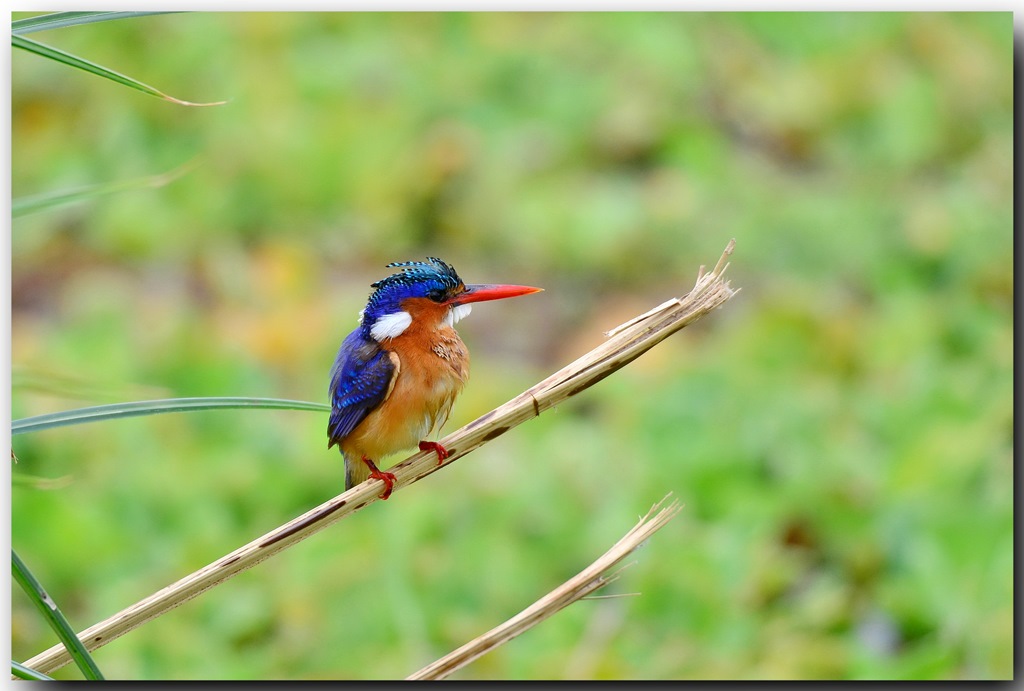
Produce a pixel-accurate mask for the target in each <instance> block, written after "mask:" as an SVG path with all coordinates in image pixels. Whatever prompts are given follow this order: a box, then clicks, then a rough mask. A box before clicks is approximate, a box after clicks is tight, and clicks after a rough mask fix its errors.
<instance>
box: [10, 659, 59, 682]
mask: <svg viewBox="0 0 1024 691" xmlns="http://www.w3.org/2000/svg"><path fill="white" fill-rule="evenodd" d="M11 674H13V675H14V676H16V677H19V678H21V679H29V680H30V681H53V677H48V676H46V675H45V674H43V673H42V672H37V671H35V670H34V669H32V668H31V667H26V666H25V665H23V664H21V663H20V662H15V661H14V660H11Z"/></svg>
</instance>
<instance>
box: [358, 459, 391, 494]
mask: <svg viewBox="0 0 1024 691" xmlns="http://www.w3.org/2000/svg"><path fill="white" fill-rule="evenodd" d="M363 463H365V464H366V465H367V466H369V468H370V479H371V480H380V481H381V482H383V483H384V491H383V492H382V493H381V494H380V498H381V499H387V498H388V497H390V496H391V490H393V489H394V488H395V474H394V473H388V472H385V471H383V470H381V469H380V468H378V467H377V465H376V464H375V463H374V462H373V461H371V460H370V459H369V458H367V457H366V456H363Z"/></svg>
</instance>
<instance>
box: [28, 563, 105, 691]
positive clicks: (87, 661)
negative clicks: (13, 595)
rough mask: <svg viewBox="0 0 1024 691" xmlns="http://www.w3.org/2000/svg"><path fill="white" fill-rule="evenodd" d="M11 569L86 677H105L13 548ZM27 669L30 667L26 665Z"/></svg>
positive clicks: (96, 678)
mask: <svg viewBox="0 0 1024 691" xmlns="http://www.w3.org/2000/svg"><path fill="white" fill-rule="evenodd" d="M11 569H12V573H13V574H14V580H16V581H17V582H18V585H20V586H21V587H22V589H23V590H24V591H25V593H26V594H27V595H28V597H29V599H30V600H32V602H33V604H35V606H36V609H38V610H39V612H40V613H41V614H42V615H43V618H44V619H46V622H47V623H48V624H49V625H50V628H52V629H53V630H54V631H55V632H56V633H57V636H58V637H59V638H60V640H61V643H63V644H64V647H65V648H67V649H68V652H69V653H71V657H72V658H73V659H74V660H75V663H76V664H77V665H78V668H79V669H80V670H82V674H84V675H85V678H86V679H93V680H99V679H103V675H102V674H101V673H100V670H99V668H98V667H97V666H96V662H95V661H94V660H93V659H92V656H91V655H90V654H89V651H88V650H86V649H85V646H84V645H82V641H80V640H79V639H78V635H77V634H76V633H75V632H74V630H73V629H72V628H71V625H70V624H68V620H67V619H65V618H64V615H63V614H61V611H60V608H59V607H57V603H56V602H54V601H53V600H51V599H50V596H49V595H47V594H46V591H45V590H44V589H43V586H42V585H41V584H40V583H39V581H37V580H36V577H35V576H33V575H32V572H31V571H29V570H28V567H27V566H25V563H24V562H23V561H22V560H21V558H20V557H18V554H17V552H15V551H14V550H13V549H12V550H11ZM26 669H28V668H27V667H26Z"/></svg>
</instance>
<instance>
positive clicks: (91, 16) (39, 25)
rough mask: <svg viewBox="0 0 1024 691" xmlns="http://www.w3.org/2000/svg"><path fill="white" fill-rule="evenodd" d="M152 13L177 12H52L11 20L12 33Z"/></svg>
mask: <svg viewBox="0 0 1024 691" xmlns="http://www.w3.org/2000/svg"><path fill="white" fill-rule="evenodd" d="M150 14H175V13H173V12H52V13H50V14H41V15H39V16H38V17H28V18H27V19H19V20H17V21H14V22H11V33H12V34H28V33H31V32H33V31H45V30H47V29H60V28H63V27H65V26H78V25H79V24H90V23H92V22H108V21H111V20H113V19H130V18H132V17H145V16H146V15H150Z"/></svg>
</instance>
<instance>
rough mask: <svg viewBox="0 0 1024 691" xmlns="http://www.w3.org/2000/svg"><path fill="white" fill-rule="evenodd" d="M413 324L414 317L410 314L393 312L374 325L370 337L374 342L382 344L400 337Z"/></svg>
mask: <svg viewBox="0 0 1024 691" xmlns="http://www.w3.org/2000/svg"><path fill="white" fill-rule="evenodd" d="M410 324H412V315H411V314H409V313H408V312H392V313H391V314H385V315H384V316H383V317H380V318H379V319H377V321H375V322H374V323H373V326H371V327H370V335H371V336H373V340H375V341H377V342H378V343H380V342H381V341H384V340H386V339H388V338H395V337H396V336H400V335H401V334H402V332H403V331H405V330H406V329H408V328H409V325H410Z"/></svg>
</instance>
